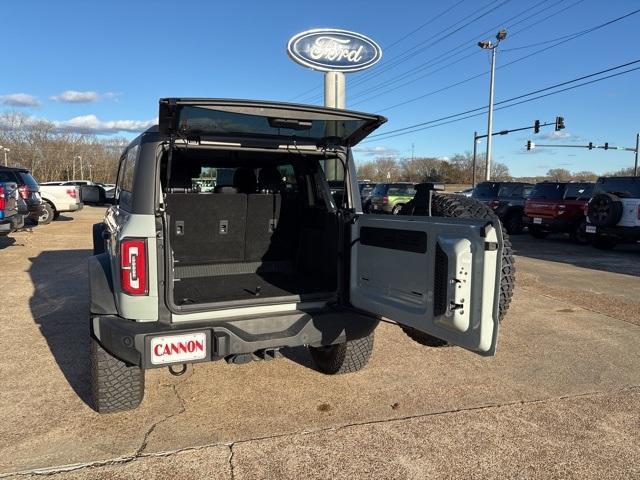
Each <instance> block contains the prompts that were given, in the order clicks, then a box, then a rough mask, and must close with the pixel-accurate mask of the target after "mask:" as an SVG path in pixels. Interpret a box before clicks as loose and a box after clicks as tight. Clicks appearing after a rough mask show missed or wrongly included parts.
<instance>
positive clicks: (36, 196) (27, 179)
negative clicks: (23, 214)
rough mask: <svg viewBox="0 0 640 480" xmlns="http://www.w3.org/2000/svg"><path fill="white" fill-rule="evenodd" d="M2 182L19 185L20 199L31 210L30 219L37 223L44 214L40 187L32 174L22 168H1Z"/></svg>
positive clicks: (0, 178)
mask: <svg viewBox="0 0 640 480" xmlns="http://www.w3.org/2000/svg"><path fill="white" fill-rule="evenodd" d="M0 182H14V183H17V184H18V192H19V193H20V197H22V199H23V200H24V202H25V203H26V204H27V208H28V209H29V214H28V218H30V219H31V220H35V221H37V220H38V218H39V217H40V214H41V213H42V197H41V196H40V186H39V185H38V182H36V179H35V178H33V176H32V175H31V172H29V170H27V169H26V168H20V167H0Z"/></svg>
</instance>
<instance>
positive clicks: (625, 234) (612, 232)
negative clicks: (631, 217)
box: [586, 224, 640, 243]
mask: <svg viewBox="0 0 640 480" xmlns="http://www.w3.org/2000/svg"><path fill="white" fill-rule="evenodd" d="M594 229H595V231H593V230H594ZM586 234H587V236H588V237H594V236H596V235H597V236H605V237H611V238H615V239H616V240H618V241H619V242H623V243H627V242H628V243H634V242H638V241H640V227H596V226H594V225H592V224H588V225H587V232H586Z"/></svg>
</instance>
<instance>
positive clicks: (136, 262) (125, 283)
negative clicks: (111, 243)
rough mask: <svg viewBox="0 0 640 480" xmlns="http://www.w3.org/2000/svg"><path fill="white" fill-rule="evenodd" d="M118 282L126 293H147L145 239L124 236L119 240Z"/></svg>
mask: <svg viewBox="0 0 640 480" xmlns="http://www.w3.org/2000/svg"><path fill="white" fill-rule="evenodd" d="M120 284H121V287H122V291H123V292H124V293H126V294H127V295H147V294H148V293H149V289H148V287H147V241H146V240H145V239H144V238H125V239H123V240H122V241H121V242H120Z"/></svg>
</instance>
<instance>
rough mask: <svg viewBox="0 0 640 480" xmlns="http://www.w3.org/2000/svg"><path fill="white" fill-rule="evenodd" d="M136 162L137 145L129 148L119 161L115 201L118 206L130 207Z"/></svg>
mask: <svg viewBox="0 0 640 480" xmlns="http://www.w3.org/2000/svg"><path fill="white" fill-rule="evenodd" d="M137 161H138V145H135V146H133V147H131V148H129V149H128V150H127V151H126V152H125V154H124V155H123V156H122V158H121V159H120V168H119V169H118V179H117V181H116V197H117V198H116V200H117V201H118V204H119V205H122V206H124V207H125V208H126V207H130V206H131V205H130V203H131V193H132V192H133V175H134V171H135V167H136V163H137Z"/></svg>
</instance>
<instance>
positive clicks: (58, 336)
mask: <svg viewBox="0 0 640 480" xmlns="http://www.w3.org/2000/svg"><path fill="white" fill-rule="evenodd" d="M103 213H104V209H103V208H95V207H86V208H85V209H84V210H82V211H80V212H77V213H75V214H73V215H68V216H62V217H61V218H60V219H59V221H56V222H53V223H52V224H50V225H47V226H42V227H36V228H34V229H32V230H25V231H21V232H18V233H15V234H13V235H12V236H11V237H6V238H0V264H1V265H2V276H3V288H2V289H1V290H0V302H1V304H2V305H3V306H5V308H3V309H2V310H1V311H0V324H1V325H2V329H3V330H2V334H1V335H0V350H1V351H2V356H1V357H0V385H1V386H2V389H1V390H0V477H3V478H4V477H15V478H25V477H27V478H28V477H30V476H34V477H35V476H38V475H40V474H44V473H46V474H48V475H50V476H52V477H53V478H91V479H94V478H142V477H145V476H146V477H149V476H150V475H151V473H150V472H153V477H154V478H175V477H178V476H179V477H180V478H182V479H187V478H194V479H195V478H198V479H199V478H212V479H221V478H238V479H239V478H369V477H372V476H376V477H379V478H425V477H432V476H441V477H450V478H461V477H469V476H475V477H482V478H518V477H520V478H538V477H544V478H549V477H554V478H632V477H635V478H637V477H638V476H640V409H639V408H638V405H639V404H640V403H639V402H640V341H639V340H640V278H639V277H640V261H639V260H640V248H638V246H627V247H624V246H620V247H618V248H616V249H615V250H612V251H607V252H602V251H599V250H596V249H594V248H592V247H590V246H578V245H575V244H573V243H571V242H570V241H569V240H568V239H566V238H562V237H559V236H558V237H550V238H548V239H546V240H535V239H533V238H531V237H529V236H528V235H526V234H525V235H520V236H517V237H514V238H513V243H514V250H515V253H516V256H517V269H518V272H517V285H516V293H515V297H514V301H513V303H512V306H511V309H510V310H509V313H508V315H507V317H506V319H505V321H504V323H503V326H502V329H501V337H500V339H499V342H498V353H497V356H496V357H495V358H481V357H478V356H475V355H473V354H471V353H468V352H466V351H464V350H462V349H459V348H440V349H433V348H427V347H423V346H420V345H418V344H416V343H413V342H412V341H411V340H410V339H409V338H408V337H407V336H406V335H404V334H403V332H402V331H401V330H400V329H398V328H397V327H395V326H394V325H392V324H387V323H383V324H381V327H380V328H379V329H378V330H377V331H376V345H375V349H374V353H373V357H372V360H371V362H370V363H369V365H368V366H367V367H366V368H365V369H364V370H362V371H361V372H358V373H355V374H351V375H344V376H337V377H330V376H325V375H323V374H321V373H319V372H317V371H315V370H314V369H313V368H312V366H311V365H312V364H311V361H310V359H309V357H308V356H307V353H306V351H305V350H304V349H293V350H288V351H286V352H284V353H285V356H284V358H282V359H279V360H275V361H270V362H255V363H251V364H247V365H239V366H238V365H234V366H231V365H227V364H225V363H223V362H217V363H206V364H198V365H196V366H195V367H194V368H190V369H189V372H188V374H187V375H184V376H182V377H172V376H170V375H169V374H168V372H167V371H166V370H165V369H158V370H152V371H148V372H147V376H146V381H147V390H146V396H145V400H144V401H143V403H142V405H141V407H140V408H139V409H138V410H135V411H132V412H127V413H119V414H111V415H98V414H97V413H95V412H94V411H93V410H92V409H91V408H90V407H89V406H88V402H89V391H88V384H89V379H88V371H89V365H88V323H87V314H88V303H87V301H88V285H87V273H86V259H87V257H88V256H89V255H91V245H92V240H91V225H92V224H93V223H94V222H96V221H99V220H100V218H101V217H102V215H103Z"/></svg>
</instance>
